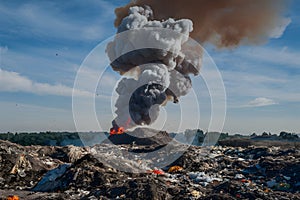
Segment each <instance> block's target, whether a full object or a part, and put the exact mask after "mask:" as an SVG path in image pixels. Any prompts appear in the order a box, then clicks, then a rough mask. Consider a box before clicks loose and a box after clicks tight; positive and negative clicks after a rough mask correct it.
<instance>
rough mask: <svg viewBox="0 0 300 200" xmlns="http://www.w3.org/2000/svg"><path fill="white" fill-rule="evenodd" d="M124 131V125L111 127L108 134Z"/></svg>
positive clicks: (118, 133)
mask: <svg viewBox="0 0 300 200" xmlns="http://www.w3.org/2000/svg"><path fill="white" fill-rule="evenodd" d="M123 133H124V127H119V128H111V129H110V135H120V134H123Z"/></svg>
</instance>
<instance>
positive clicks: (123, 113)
mask: <svg viewBox="0 0 300 200" xmlns="http://www.w3.org/2000/svg"><path fill="white" fill-rule="evenodd" d="M284 2H286V1H285V0H186V1H183V0H172V1H167V0H136V1H133V2H131V3H129V4H128V5H126V6H125V7H121V8H117V9H116V16H117V19H116V21H115V26H116V27H117V30H118V31H117V33H120V34H117V35H116V37H115V38H114V41H112V42H111V43H109V44H108V46H107V54H108V56H109V58H110V60H111V66H112V68H113V70H115V71H116V72H119V73H120V74H121V75H123V76H124V77H123V78H122V80H121V81H120V82H119V83H118V86H117V88H116V92H117V94H118V95H119V97H118V99H117V101H116V104H115V106H116V108H117V109H116V115H117V117H116V118H115V119H114V121H113V123H112V124H113V128H118V127H119V126H122V127H124V128H125V129H129V128H132V127H134V126H136V125H149V124H152V123H153V122H154V121H155V120H156V119H157V118H158V114H159V108H160V106H161V105H164V104H166V102H167V101H170V100H171V101H173V102H174V103H178V102H179V98H180V97H181V96H184V95H186V94H187V93H188V92H189V91H190V89H191V88H192V81H191V78H190V75H195V76H197V75H198V74H199V70H200V68H201V63H202V60H201V59H202V49H201V48H200V49H199V48H196V47H197V45H194V44H193V43H192V42H191V41H190V40H189V36H190V34H191V36H192V37H193V38H195V39H197V40H198V41H200V42H201V43H204V42H209V43H212V44H214V45H216V46H217V47H234V46H237V45H240V44H242V43H250V44H256V43H260V42H263V41H266V40H267V39H268V38H272V37H279V36H280V35H282V33H283V31H284V30H285V28H286V26H287V25H288V24H289V23H290V20H289V19H286V18H284V17H283V15H282V13H283V11H284V8H285V6H284V5H285V4H284ZM152 9H153V10H152ZM164 30H165V31H164ZM166 30H169V31H166ZM121 33H126V37H121V36H119V35H122V34H121ZM141 44H142V45H141ZM143 44H144V46H145V48H135V47H140V46H143ZM149 44H151V45H152V46H151V45H149Z"/></svg>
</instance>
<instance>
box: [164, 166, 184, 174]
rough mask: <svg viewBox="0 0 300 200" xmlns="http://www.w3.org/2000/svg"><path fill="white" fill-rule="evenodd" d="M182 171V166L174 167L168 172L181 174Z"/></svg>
mask: <svg viewBox="0 0 300 200" xmlns="http://www.w3.org/2000/svg"><path fill="white" fill-rule="evenodd" d="M182 170H183V168H182V167H180V166H172V167H170V168H169V170H168V172H169V173H173V172H179V171H182Z"/></svg>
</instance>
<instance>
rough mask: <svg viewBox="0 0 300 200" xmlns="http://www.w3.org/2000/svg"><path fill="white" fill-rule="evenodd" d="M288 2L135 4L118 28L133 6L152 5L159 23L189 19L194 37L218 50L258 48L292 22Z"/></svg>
mask: <svg viewBox="0 0 300 200" xmlns="http://www.w3.org/2000/svg"><path fill="white" fill-rule="evenodd" d="M288 2H289V1H288V0H172V1H170V0H135V1H132V2H131V3H129V4H128V5H126V6H125V7H120V8H117V9H116V11H115V12H116V16H117V18H116V20H115V26H117V27H118V26H119V25H120V24H121V21H122V19H123V18H124V17H125V16H127V14H128V9H129V8H130V7H131V6H135V5H138V6H143V5H148V6H150V7H151V8H152V9H153V10H154V18H155V19H157V20H163V19H168V18H169V17H171V18H175V19H181V18H186V19H190V20H192V21H193V23H194V31H193V32H192V33H191V36H192V37H193V38H195V39H197V40H199V41H200V42H202V43H203V42H210V43H213V44H215V45H216V46H218V47H231V46H237V45H239V44H241V43H245V44H257V43H261V42H265V41H266V40H267V39H268V38H270V37H271V38H277V37H280V36H281V34H282V33H283V31H284V30H285V28H286V26H287V25H288V24H289V23H290V19H288V18H285V17H284V16H283V13H284V11H285V9H286V7H287V4H288Z"/></svg>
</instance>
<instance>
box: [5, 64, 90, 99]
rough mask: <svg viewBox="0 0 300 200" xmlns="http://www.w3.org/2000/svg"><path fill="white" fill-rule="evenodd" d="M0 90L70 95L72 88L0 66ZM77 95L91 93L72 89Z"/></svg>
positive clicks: (88, 94)
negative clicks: (34, 79)
mask: <svg viewBox="0 0 300 200" xmlns="http://www.w3.org/2000/svg"><path fill="white" fill-rule="evenodd" d="M0 92H29V93H34V94H40V95H57V96H72V92H73V88H71V87H68V86H65V85H62V84H56V85H51V84H48V83H39V82H35V81H32V80H30V79H29V78H27V77H25V76H22V75H20V74H19V73H17V72H11V71H5V70H2V69H1V68H0ZM74 94H75V95H78V96H87V97H88V96H92V95H93V93H91V92H87V91H81V90H74Z"/></svg>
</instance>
